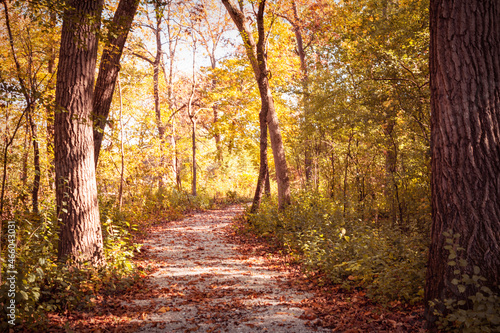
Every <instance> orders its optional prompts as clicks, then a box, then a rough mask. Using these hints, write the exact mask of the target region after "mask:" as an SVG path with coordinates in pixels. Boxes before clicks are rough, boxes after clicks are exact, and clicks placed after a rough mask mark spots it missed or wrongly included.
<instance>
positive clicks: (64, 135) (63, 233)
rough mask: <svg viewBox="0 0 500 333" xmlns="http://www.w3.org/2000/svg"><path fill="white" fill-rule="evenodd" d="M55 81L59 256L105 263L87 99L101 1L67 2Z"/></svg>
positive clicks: (89, 105) (93, 74)
mask: <svg viewBox="0 0 500 333" xmlns="http://www.w3.org/2000/svg"><path fill="white" fill-rule="evenodd" d="M68 6H69V7H68V8H69V9H67V10H66V11H65V13H64V22H63V27H62V35H61V47H60V52H59V65H58V70H57V82H56V105H57V108H58V109H57V110H56V113H55V121H54V129H55V169H56V188H57V190H56V199H57V215H58V219H59V220H60V221H61V229H60V232H59V249H58V250H59V251H58V257H59V260H61V261H66V260H67V259H73V260H75V261H76V262H77V263H82V262H87V261H89V262H90V263H91V264H93V265H102V264H104V262H105V258H104V253H103V240H102V230H101V224H100V221H99V208H98V202H97V185H96V179H95V167H94V140H93V129H92V119H91V116H92V115H91V113H92V98H93V84H94V77H95V68H96V60H97V32H98V30H99V25H100V18H101V12H102V7H103V0H99V1H78V0H72V1H68Z"/></svg>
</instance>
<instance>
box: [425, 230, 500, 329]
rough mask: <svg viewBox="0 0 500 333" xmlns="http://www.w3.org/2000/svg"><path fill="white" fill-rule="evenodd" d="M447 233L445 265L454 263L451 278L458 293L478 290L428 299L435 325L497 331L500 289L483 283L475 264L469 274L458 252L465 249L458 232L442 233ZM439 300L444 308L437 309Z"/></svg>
mask: <svg viewBox="0 0 500 333" xmlns="http://www.w3.org/2000/svg"><path fill="white" fill-rule="evenodd" d="M443 234H444V236H445V237H446V245H445V249H446V250H447V251H448V252H449V255H448V260H449V262H448V265H449V266H451V267H454V268H455V269H454V271H453V273H454V278H453V279H452V280H451V281H450V282H451V284H452V285H454V286H456V289H457V291H458V293H459V294H462V295H464V294H465V292H466V290H467V289H469V288H474V289H475V290H477V292H476V293H475V294H474V295H471V296H469V297H467V298H468V299H469V302H467V301H465V300H464V298H465V297H460V298H461V299H457V298H448V299H445V300H443V301H438V300H435V301H433V302H431V308H434V309H435V310H434V314H435V315H436V316H437V317H438V327H439V328H440V329H441V330H444V331H449V332H464V333H476V332H478V333H479V332H500V289H499V288H498V287H497V290H491V289H490V288H488V287H486V286H484V282H485V281H486V279H485V278H484V277H482V276H481V275H480V273H481V272H480V269H479V267H477V266H474V268H473V269H474V271H473V274H472V275H469V274H467V273H466V272H465V271H464V270H465V267H467V265H468V264H467V261H466V260H465V259H464V258H462V257H461V256H460V255H459V252H461V251H463V250H464V249H463V248H461V247H459V245H458V239H459V238H460V235H459V234H454V235H452V232H451V231H449V232H445V233H443ZM439 303H442V304H441V305H444V308H445V309H446V310H445V311H443V312H440V311H439V310H438V309H439V308H442V307H443V306H438V304H439Z"/></svg>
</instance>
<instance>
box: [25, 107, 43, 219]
mask: <svg viewBox="0 0 500 333" xmlns="http://www.w3.org/2000/svg"><path fill="white" fill-rule="evenodd" d="M32 111H33V110H29V111H28V119H29V123H30V128H31V139H32V140H33V166H34V168H35V175H34V177H33V187H32V188H31V199H32V200H31V202H32V207H33V213H35V214H38V192H39V191H40V175H41V173H42V170H41V169H40V146H39V144H38V136H37V129H36V124H35V121H34V120H33V113H32Z"/></svg>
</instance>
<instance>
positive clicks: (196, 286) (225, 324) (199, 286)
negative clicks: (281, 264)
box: [128, 206, 326, 333]
mask: <svg viewBox="0 0 500 333" xmlns="http://www.w3.org/2000/svg"><path fill="white" fill-rule="evenodd" d="M242 211H243V208H242V207H241V206H231V207H229V208H225V209H221V210H212V211H206V212H200V213H194V214H193V215H191V216H189V217H187V218H184V219H182V220H180V221H174V222H170V223H165V224H163V225H161V226H160V227H158V228H155V229H153V230H152V231H151V232H150V233H149V235H148V237H147V239H146V240H145V241H144V248H145V249H146V252H148V253H149V258H150V260H152V261H154V262H155V263H156V264H157V265H158V266H159V267H160V269H159V270H158V271H157V272H156V273H154V274H153V275H152V276H151V277H150V280H149V284H150V288H153V289H155V290H156V291H157V295H158V297H157V298H155V299H149V298H147V299H136V300H132V301H131V302H130V303H129V304H128V305H137V306H142V307H144V306H145V305H148V306H149V312H148V313H146V314H144V315H143V316H142V318H139V319H135V320H134V321H135V322H138V323H139V324H142V328H141V329H140V330H139V331H138V332H278V333H279V332H287V333H294V332H296V333H300V332H326V330H323V329H316V328H314V327H311V326H308V321H307V320H306V319H305V318H307V313H306V314H304V310H302V309H301V308H300V307H299V304H300V302H301V301H302V300H304V299H306V298H308V297H310V296H311V295H309V294H308V293H305V292H303V291H298V290H294V289H291V288H288V289H285V288H284V287H280V284H279V283H277V281H278V280H280V279H285V273H283V272H279V271H273V270H271V269H269V268H268V267H267V266H266V264H265V259H264V258H263V257H262V256H260V255H258V254H256V255H247V254H241V253H239V252H238V251H237V247H238V246H237V245H236V244H232V243H230V241H229V240H228V238H227V237H224V234H225V231H224V228H225V227H227V226H228V225H229V224H230V223H231V221H232V219H233V218H234V217H235V216H237V215H238V214H240V213H242Z"/></svg>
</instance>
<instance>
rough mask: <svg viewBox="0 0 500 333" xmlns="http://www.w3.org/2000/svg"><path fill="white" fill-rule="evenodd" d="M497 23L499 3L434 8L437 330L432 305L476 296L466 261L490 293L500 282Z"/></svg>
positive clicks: (431, 295) (442, 2) (430, 293)
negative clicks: (462, 279) (464, 279)
mask: <svg viewBox="0 0 500 333" xmlns="http://www.w3.org/2000/svg"><path fill="white" fill-rule="evenodd" d="M499 17H500V3H499V2H498V1H495V0H489V1H470V0H459V1H446V0H432V1H431V5H430V34H431V43H430V73H431V108H432V120H431V128H432V131H431V136H432V203H433V211H432V219H433V223H432V233H431V246H430V253H429V261H428V269H427V281H426V290H425V300H426V305H427V311H426V317H427V320H428V324H429V328H431V329H435V320H436V317H435V316H434V313H433V307H430V306H429V302H430V301H435V300H437V303H436V304H437V306H436V307H437V310H440V311H443V310H445V308H444V305H443V303H442V302H444V301H445V300H446V299H458V300H462V301H464V307H467V306H469V305H470V304H469V302H470V299H468V297H469V296H471V295H475V294H476V292H477V291H478V289H477V288H476V287H475V286H474V285H467V286H465V285H462V284H461V283H457V281H458V280H455V281H454V280H453V279H454V276H455V273H454V271H455V270H456V269H457V267H460V266H461V265H460V263H461V264H463V266H464V267H462V269H463V270H464V272H463V273H465V274H468V275H469V276H473V275H478V274H479V275H481V276H483V277H484V278H485V279H486V280H485V282H484V284H485V285H486V286H487V287H489V288H490V289H491V290H492V291H498V285H499V283H500V245H499V244H500V233H499V230H500V184H499V178H498V176H499V175H500V149H499V147H500V86H499V85H498V78H499V77H500V63H499V59H500V20H498V18H499ZM449 231H450V234H448V237H447V236H446V235H445V234H446V233H447V232H449ZM454 235H457V236H456V237H457V238H453V237H454ZM447 238H448V241H447ZM450 238H453V239H451V240H450ZM460 248H462V249H463V251H460ZM455 257H457V258H456V259H455ZM459 259H462V260H464V261H460V260H459Z"/></svg>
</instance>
